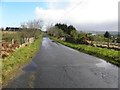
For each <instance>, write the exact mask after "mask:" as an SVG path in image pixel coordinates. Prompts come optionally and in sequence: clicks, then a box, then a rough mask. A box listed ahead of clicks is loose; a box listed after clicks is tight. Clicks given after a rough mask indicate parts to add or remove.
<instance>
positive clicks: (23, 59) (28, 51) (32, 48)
mask: <svg viewBox="0 0 120 90" xmlns="http://www.w3.org/2000/svg"><path fill="white" fill-rule="evenodd" d="M42 36H43V33H42V34H41V35H40V36H39V38H38V39H37V40H35V42H33V43H32V44H29V45H28V46H25V47H22V48H19V49H17V50H16V51H15V52H14V53H12V55H10V56H8V57H6V58H5V59H3V60H2V85H4V84H6V83H7V82H8V81H9V80H10V78H11V77H12V76H13V75H14V74H15V73H16V72H17V71H18V69H19V68H21V67H22V66H23V65H25V64H27V63H28V62H30V61H31V58H32V57H33V56H34V55H35V53H36V52H37V51H38V49H39V48H40V44H41V42H42Z"/></svg>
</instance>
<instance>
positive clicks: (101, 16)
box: [35, 0, 118, 25]
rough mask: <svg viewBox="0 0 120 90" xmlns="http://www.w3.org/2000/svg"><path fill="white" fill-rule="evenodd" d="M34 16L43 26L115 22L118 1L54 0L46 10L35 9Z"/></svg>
mask: <svg viewBox="0 0 120 90" xmlns="http://www.w3.org/2000/svg"><path fill="white" fill-rule="evenodd" d="M63 3H65V4H64V6H62V5H63ZM35 14H36V16H37V18H39V19H42V20H43V21H44V23H45V25H47V24H51V23H53V24H54V23H57V22H63V23H68V24H74V25H81V24H88V23H91V24H102V23H105V22H106V23H109V22H115V21H116V22H117V20H118V0H68V1H67V2H61V1H60V0H54V2H49V7H48V9H44V8H42V7H36V8H35Z"/></svg>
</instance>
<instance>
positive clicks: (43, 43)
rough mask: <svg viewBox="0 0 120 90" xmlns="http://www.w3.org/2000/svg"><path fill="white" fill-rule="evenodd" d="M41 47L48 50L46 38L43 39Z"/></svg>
mask: <svg viewBox="0 0 120 90" xmlns="http://www.w3.org/2000/svg"><path fill="white" fill-rule="evenodd" d="M42 46H44V47H45V48H48V47H49V44H48V38H46V37H43V40H42Z"/></svg>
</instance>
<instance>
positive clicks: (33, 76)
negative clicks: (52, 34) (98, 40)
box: [6, 37, 118, 88]
mask: <svg viewBox="0 0 120 90" xmlns="http://www.w3.org/2000/svg"><path fill="white" fill-rule="evenodd" d="M6 87H9V88H117V87H118V68H117V67H116V66H114V65H111V64H109V63H107V62H105V61H103V60H101V59H99V58H96V57H93V56H90V55H87V54H84V53H81V52H78V51H76V50H74V49H71V48H69V47H66V46H63V45H61V44H59V43H56V42H54V41H52V40H50V39H49V38H47V37H43V41H42V45H41V47H40V50H39V52H38V53H37V54H36V56H35V57H34V58H33V60H32V62H31V63H30V64H28V65H27V66H25V67H24V68H23V69H22V71H21V72H20V75H19V76H17V77H16V78H15V79H14V80H13V81H11V82H10V83H9V84H8V85H7V86H6Z"/></svg>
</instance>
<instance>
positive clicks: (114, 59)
mask: <svg viewBox="0 0 120 90" xmlns="http://www.w3.org/2000/svg"><path fill="white" fill-rule="evenodd" d="M50 38H51V39H53V40H55V41H57V42H59V43H61V44H63V45H66V46H68V47H71V48H74V49H77V50H79V51H81V52H84V53H87V54H90V55H93V56H96V57H99V58H102V59H104V60H106V61H107V62H110V63H112V64H115V65H117V66H119V67H120V56H119V53H120V51H116V50H112V49H107V48H100V47H92V46H89V45H83V44H73V43H69V42H65V41H61V40H59V39H56V38H54V37H50Z"/></svg>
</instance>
